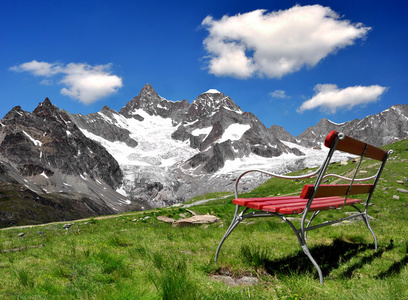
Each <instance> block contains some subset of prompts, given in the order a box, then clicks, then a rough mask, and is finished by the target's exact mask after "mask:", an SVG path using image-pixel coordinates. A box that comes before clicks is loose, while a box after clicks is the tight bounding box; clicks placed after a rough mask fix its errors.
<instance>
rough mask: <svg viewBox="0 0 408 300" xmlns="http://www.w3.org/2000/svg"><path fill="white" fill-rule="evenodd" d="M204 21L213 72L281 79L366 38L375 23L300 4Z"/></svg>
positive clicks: (327, 8) (206, 45) (223, 74)
mask: <svg viewBox="0 0 408 300" xmlns="http://www.w3.org/2000/svg"><path fill="white" fill-rule="evenodd" d="M202 25H203V26H204V27H205V28H206V29H207V30H208V32H209V35H208V37H207V38H206V39H205V40H204V41H203V44H204V46H205V48H206V50H207V51H208V53H209V56H207V59H208V68H209V72H210V73H212V74H214V75H216V76H232V77H237V78H242V79H244V78H248V77H251V76H255V75H258V76H267V77H270V78H281V77H282V76H284V75H286V74H289V73H292V72H296V71H298V70H300V69H301V68H302V67H304V66H311V67H313V66H315V65H316V64H317V63H318V62H319V61H321V60H322V59H323V58H325V57H326V56H327V55H329V54H331V53H335V52H336V51H337V50H339V49H341V48H344V47H346V46H349V45H352V44H353V43H354V41H355V40H356V39H359V38H364V37H365V36H366V35H367V32H368V31H369V30H370V28H369V27H364V26H363V25H362V24H361V23H358V24H351V23H350V21H348V20H341V19H340V17H339V15H338V14H337V13H335V12H334V11H333V10H331V9H330V8H329V7H323V6H321V5H312V6H299V5H296V6H294V7H292V8H290V9H287V10H280V11H274V12H271V13H267V11H266V10H264V9H258V10H255V11H252V12H248V13H244V14H238V15H235V16H231V17H230V16H227V15H225V16H223V17H222V18H221V19H220V20H215V19H213V17H211V16H207V17H206V18H205V19H204V20H203V21H202Z"/></svg>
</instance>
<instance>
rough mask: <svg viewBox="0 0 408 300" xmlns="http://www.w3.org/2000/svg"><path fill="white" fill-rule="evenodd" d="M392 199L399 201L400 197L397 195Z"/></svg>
mask: <svg viewBox="0 0 408 300" xmlns="http://www.w3.org/2000/svg"><path fill="white" fill-rule="evenodd" d="M392 198H393V199H395V200H399V198H400V197H399V196H397V195H394V196H392Z"/></svg>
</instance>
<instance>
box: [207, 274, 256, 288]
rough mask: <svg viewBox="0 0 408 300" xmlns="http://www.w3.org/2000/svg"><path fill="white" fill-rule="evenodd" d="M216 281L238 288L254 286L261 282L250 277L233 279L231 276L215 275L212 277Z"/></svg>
mask: <svg viewBox="0 0 408 300" xmlns="http://www.w3.org/2000/svg"><path fill="white" fill-rule="evenodd" d="M211 277H212V278H214V279H215V280H219V281H222V282H224V283H225V284H227V285H230V286H238V285H246V286H249V285H254V284H256V283H258V282H259V279H258V278H256V277H249V276H243V277H241V278H233V277H231V276H226V275H213V276H211Z"/></svg>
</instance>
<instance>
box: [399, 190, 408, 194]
mask: <svg viewBox="0 0 408 300" xmlns="http://www.w3.org/2000/svg"><path fill="white" fill-rule="evenodd" d="M397 191H398V192H400V193H405V194H408V190H405V189H397Z"/></svg>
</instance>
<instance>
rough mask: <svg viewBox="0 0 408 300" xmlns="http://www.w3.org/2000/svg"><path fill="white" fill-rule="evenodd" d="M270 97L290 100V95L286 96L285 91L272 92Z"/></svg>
mask: <svg viewBox="0 0 408 300" xmlns="http://www.w3.org/2000/svg"><path fill="white" fill-rule="evenodd" d="M269 95H270V96H271V97H272V98H279V99H285V98H290V97H289V96H288V95H286V92H285V91H283V90H275V91H273V92H270V93H269Z"/></svg>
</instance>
